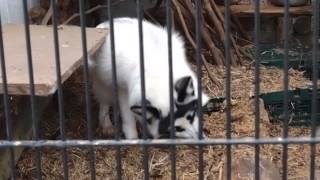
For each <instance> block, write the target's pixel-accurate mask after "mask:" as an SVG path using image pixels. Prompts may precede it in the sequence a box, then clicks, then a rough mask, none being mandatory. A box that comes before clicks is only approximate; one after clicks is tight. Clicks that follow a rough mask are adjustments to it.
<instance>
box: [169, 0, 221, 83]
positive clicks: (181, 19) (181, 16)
mask: <svg viewBox="0 0 320 180" xmlns="http://www.w3.org/2000/svg"><path fill="white" fill-rule="evenodd" d="M172 2H173V5H174V6H175V8H176V10H177V13H178V16H179V18H180V22H181V25H182V27H183V30H184V33H185V35H186V37H187V39H188V41H189V42H190V44H191V45H192V47H193V48H194V49H196V44H195V42H194V40H193V39H192V37H191V35H190V33H189V31H188V28H187V25H186V22H185V21H184V19H183V15H182V13H181V10H180V8H179V5H178V4H177V2H176V1H172ZM201 59H202V61H203V64H204V66H205V69H206V71H207V72H208V75H209V78H210V79H211V81H212V82H213V83H215V84H216V85H217V86H219V87H222V83H221V82H220V81H219V80H218V79H217V78H216V77H214V76H213V75H212V73H211V72H210V69H209V67H208V61H207V60H206V58H205V57H204V56H203V55H201Z"/></svg>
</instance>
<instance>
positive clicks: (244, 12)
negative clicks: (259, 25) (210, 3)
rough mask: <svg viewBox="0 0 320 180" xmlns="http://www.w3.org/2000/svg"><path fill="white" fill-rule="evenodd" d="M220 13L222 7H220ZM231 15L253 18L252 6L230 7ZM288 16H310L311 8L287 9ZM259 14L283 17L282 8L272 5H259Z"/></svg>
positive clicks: (222, 9)
mask: <svg viewBox="0 0 320 180" xmlns="http://www.w3.org/2000/svg"><path fill="white" fill-rule="evenodd" d="M220 9H221V11H222V12H224V7H223V6H220ZM230 10H231V13H232V14H233V15H235V16H237V17H247V16H254V10H255V9H254V5H231V6H230ZM289 13H290V16H301V15H308V16H311V15H312V6H299V7H290V8H289ZM260 14H261V15H263V16H283V15H284V7H281V6H274V5H261V6H260Z"/></svg>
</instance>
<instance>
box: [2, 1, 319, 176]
mask: <svg viewBox="0 0 320 180" xmlns="http://www.w3.org/2000/svg"><path fill="white" fill-rule="evenodd" d="M23 2H24V3H23V9H22V11H23V12H24V22H25V23H24V25H25V26H24V27H25V36H26V47H27V55H28V56H27V59H26V61H27V62H28V69H29V71H28V72H29V79H30V106H31V111H32V113H31V115H32V120H33V125H32V132H33V140H13V139H12V128H13V127H12V122H11V117H10V113H9V112H10V107H9V94H8V86H7V76H6V66H5V52H4V47H3V46H4V45H3V44H4V43H5V42H3V35H2V25H1V23H0V60H1V72H2V82H3V84H4V87H3V97H4V98H3V100H4V102H3V103H4V107H5V108H4V111H5V112H4V113H5V124H6V136H7V139H6V140H0V148H7V149H10V152H11V153H10V158H11V177H12V179H16V172H15V171H16V170H15V157H14V148H17V147H31V148H35V150H36V157H35V158H36V159H35V161H36V168H37V169H36V172H37V178H38V179H41V178H42V177H41V158H40V157H41V148H42V147H59V148H62V150H63V151H62V153H63V169H64V179H68V174H69V172H68V171H69V170H68V163H67V162H68V156H67V148H69V147H86V148H88V149H89V150H90V172H91V179H95V176H96V173H95V152H94V147H97V146H108V147H111V146H113V147H116V148H117V153H116V162H117V168H116V170H117V178H118V179H122V164H121V163H122V159H121V158H122V157H121V154H120V150H121V148H122V147H124V146H133V145H134V146H136V145H138V146H142V147H143V168H144V175H145V179H149V171H148V169H149V168H148V167H149V164H148V162H149V161H148V157H149V155H148V148H149V147H152V146H155V145H169V146H170V159H171V179H176V164H175V163H176V146H177V145H194V146H198V158H199V161H198V162H199V164H198V171H199V179H204V174H203V172H204V160H203V147H205V146H206V145H225V146H226V147H227V148H226V165H227V166H226V167H227V172H226V174H227V179H231V171H232V168H231V163H232V154H231V148H232V145H238V144H246V145H251V146H253V147H254V148H255V156H254V157H255V169H254V170H255V179H261V177H260V172H259V171H260V168H259V165H258V164H259V163H260V145H262V144H281V145H282V146H283V154H282V179H287V166H288V145H289V144H309V145H310V147H311V148H310V175H309V176H310V179H315V167H316V164H315V158H316V157H315V156H316V155H315V154H316V144H318V143H320V138H319V137H316V126H315V122H316V118H317V117H316V113H317V106H318V105H317V101H316V96H317V76H318V62H317V61H318V30H319V1H314V4H313V27H314V31H313V37H314V38H313V58H312V65H313V68H312V70H313V76H312V77H313V80H312V82H313V87H312V88H313V91H312V133H311V137H296V138H293V137H288V119H289V114H288V84H289V78H288V49H289V47H288V39H289V38H288V35H289V33H288V32H289V0H285V1H284V2H285V3H284V4H285V5H284V22H285V23H284V27H283V32H284V36H285V41H284V49H285V59H284V62H283V63H284V64H283V65H284V81H283V83H284V113H285V114H284V115H285V118H284V119H285V121H284V126H283V136H282V137H275V138H260V136H259V134H260V128H259V127H260V109H259V107H260V106H259V96H258V95H259V94H260V86H259V83H260V71H259V69H260V67H259V65H260V58H259V48H260V45H259V37H260V35H261V34H260V24H261V22H260V1H259V0H256V1H255V2H254V4H255V6H254V7H255V13H254V23H255V26H254V45H255V81H254V82H255V136H254V137H253V138H249V137H248V138H232V137H231V109H230V107H231V63H230V39H229V38H230V8H229V7H230V0H225V2H224V3H225V10H224V12H225V16H224V18H225V19H224V22H225V24H224V28H225V31H226V33H225V42H224V43H225V44H224V45H225V50H226V51H225V60H226V63H225V64H226V81H225V88H226V91H225V92H226V94H225V97H226V102H227V109H226V123H225V129H226V134H225V138H216V139H212V138H206V139H204V138H203V134H202V132H203V130H202V127H203V123H202V109H201V104H202V102H201V101H202V99H201V93H202V89H201V76H202V74H201V72H202V71H201V66H202V61H201V44H202V40H201V28H202V21H203V18H202V16H201V7H202V1H201V0H197V1H195V6H196V8H195V10H196V13H195V17H194V18H195V22H196V29H195V32H196V46H197V51H196V62H197V77H198V81H199V84H198V97H199V98H198V111H199V117H200V120H199V127H200V131H199V137H198V139H174V137H175V130H174V128H171V129H172V131H171V133H170V139H157V140H150V139H147V130H146V126H147V124H146V120H145V119H146V103H145V102H146V99H145V74H144V56H143V54H144V48H143V47H144V44H143V29H142V25H143V24H142V19H143V14H142V12H143V3H142V2H141V0H137V1H136V3H137V6H136V8H137V9H136V10H137V17H138V19H139V23H138V24H139V34H137V36H139V42H140V43H139V48H140V52H139V54H140V67H141V90H142V106H143V119H144V121H143V122H144V123H143V124H142V125H143V138H142V139H139V140H122V139H120V124H119V108H118V106H119V102H118V98H114V107H115V108H113V116H114V117H113V118H114V120H115V121H114V122H115V126H116V128H117V131H116V135H115V139H114V140H100V139H99V140H98V139H94V137H93V132H92V131H93V130H92V129H93V127H92V118H91V115H92V113H91V98H90V82H89V72H88V58H87V57H88V54H87V44H86V38H87V37H86V28H85V26H86V14H85V13H84V3H85V1H84V0H79V4H80V6H79V12H80V15H81V16H80V17H81V32H82V33H81V35H82V45H83V57H84V58H83V72H84V77H85V78H84V83H85V97H86V119H87V139H86V140H68V139H66V137H65V126H64V123H65V111H64V108H63V107H64V102H63V91H62V83H61V77H60V52H59V46H58V42H59V37H58V27H57V26H58V22H57V17H58V13H59V12H58V11H57V2H56V1H55V0H51V6H52V7H53V15H52V23H53V35H54V42H53V43H54V45H55V46H54V49H55V58H56V70H57V81H58V100H59V101H58V102H59V117H60V135H61V136H60V137H61V140H41V139H40V138H39V126H38V124H39V120H38V119H39V118H38V117H35V113H34V111H35V109H34V108H35V89H34V79H33V64H32V51H31V43H30V30H29V21H28V12H27V0H23ZM107 4H108V7H109V8H108V16H109V23H110V32H109V33H110V37H111V54H112V69H113V71H112V74H113V76H112V77H113V93H114V97H118V88H117V83H116V82H117V77H116V74H117V72H116V70H117V69H116V63H115V62H116V61H117V59H116V57H115V45H114V42H115V39H114V26H113V14H112V8H111V0H108V2H107ZM171 6H172V2H171V0H166V15H167V16H166V24H167V32H168V64H169V79H168V83H169V86H170V124H171V126H173V123H174V116H173V72H172V71H173V69H172V39H171V35H172V30H171V29H172V14H171V13H172V12H171ZM0 20H1V19H0Z"/></svg>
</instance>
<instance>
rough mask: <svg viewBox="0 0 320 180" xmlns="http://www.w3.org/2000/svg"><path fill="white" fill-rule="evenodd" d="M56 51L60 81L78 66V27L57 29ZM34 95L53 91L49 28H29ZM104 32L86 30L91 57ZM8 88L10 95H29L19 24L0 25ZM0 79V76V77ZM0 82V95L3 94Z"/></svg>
mask: <svg viewBox="0 0 320 180" xmlns="http://www.w3.org/2000/svg"><path fill="white" fill-rule="evenodd" d="M58 33H59V49H60V61H61V77H62V81H63V82H64V81H65V80H66V79H68V78H69V77H70V76H71V74H72V73H73V72H74V71H75V70H76V69H77V68H78V67H80V65H81V64H82V43H81V29H80V27H78V26H61V27H59V30H58ZM30 34H31V46H32V58H33V59H32V60H33V69H34V81H35V93H36V95H39V96H47V95H50V94H53V93H54V92H55V91H56V89H57V81H56V66H55V53H54V42H53V28H52V27H50V26H39V25H30ZM106 34H107V30H105V29H96V28H87V48H88V52H89V54H93V53H94V52H95V51H96V50H97V49H98V48H99V47H100V46H101V45H102V44H103V42H104V40H105V36H106ZM3 38H4V48H5V60H6V68H7V78H8V88H9V94H11V95H28V94H29V76H28V66H27V65H28V64H27V52H26V42H25V32H24V26H23V25H14V24H8V25H4V26H3ZM0 78H1V77H0ZM2 87H3V84H2V82H1V83H0V93H3V88H2Z"/></svg>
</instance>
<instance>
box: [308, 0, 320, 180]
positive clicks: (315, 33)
mask: <svg viewBox="0 0 320 180" xmlns="http://www.w3.org/2000/svg"><path fill="white" fill-rule="evenodd" d="M312 3H314V4H313V39H312V40H313V41H312V44H313V49H312V109H311V121H312V129H311V137H316V120H317V113H318V103H317V101H318V100H317V98H318V97H317V91H318V85H317V84H318V83H317V81H318V73H319V72H318V68H319V62H318V58H319V56H318V48H319V44H318V39H319V1H314V2H312ZM315 159H316V144H314V143H311V144H310V178H309V179H310V180H314V179H315V167H316V162H315Z"/></svg>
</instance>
